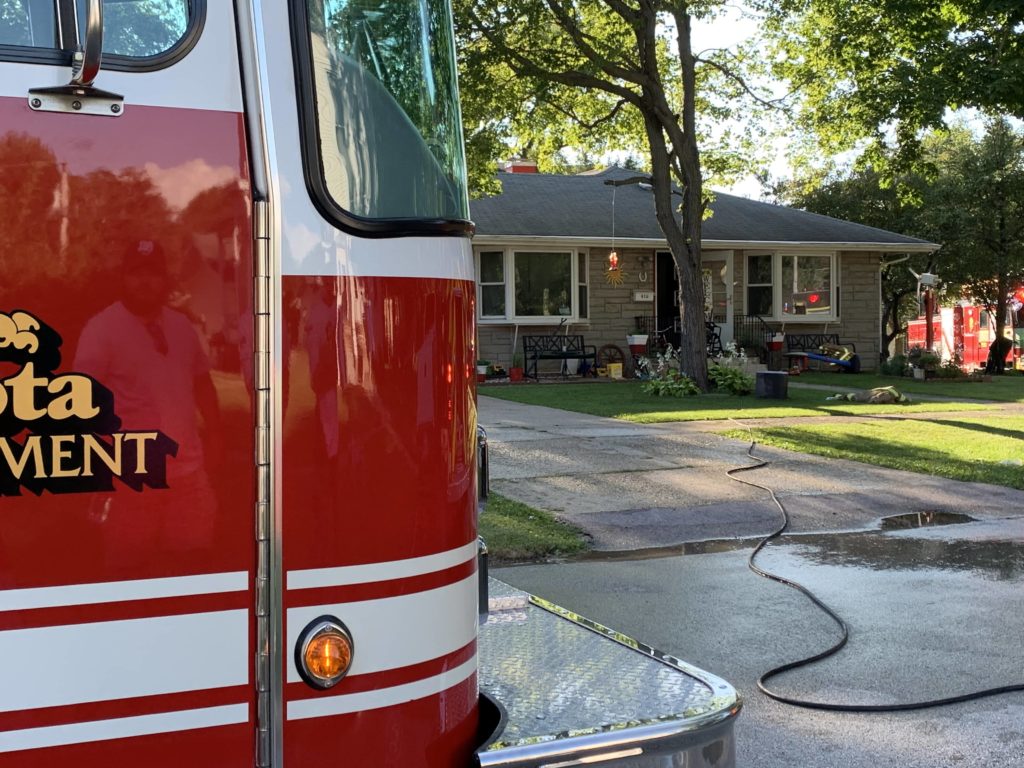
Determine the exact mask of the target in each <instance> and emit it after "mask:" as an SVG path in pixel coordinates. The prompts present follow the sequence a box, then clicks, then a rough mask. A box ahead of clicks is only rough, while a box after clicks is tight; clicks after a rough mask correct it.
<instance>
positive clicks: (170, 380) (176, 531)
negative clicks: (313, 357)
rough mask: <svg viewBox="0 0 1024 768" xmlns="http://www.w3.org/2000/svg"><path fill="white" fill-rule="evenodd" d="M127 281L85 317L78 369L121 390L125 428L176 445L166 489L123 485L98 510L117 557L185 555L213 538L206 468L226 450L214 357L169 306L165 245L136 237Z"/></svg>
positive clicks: (117, 398)
mask: <svg viewBox="0 0 1024 768" xmlns="http://www.w3.org/2000/svg"><path fill="white" fill-rule="evenodd" d="M121 281H122V282H121V289H122V290H121V299H120V300H119V301H116V302H114V303H113V304H111V305H110V306H108V307H107V308H106V309H103V310H102V311H100V312H99V313H98V314H97V315H95V316H94V317H93V318H91V319H90V320H89V321H88V322H87V323H86V325H85V328H84V330H83V331H82V336H81V339H80V340H79V344H78V352H77V355H76V357H75V364H74V369H75V370H76V371H81V372H82V373H87V374H89V375H90V376H92V377H94V378H95V379H96V380H97V381H100V382H102V383H103V385H104V386H106V387H108V388H109V389H110V390H111V391H112V392H113V395H114V408H115V410H116V412H117V415H118V416H120V417H121V422H122V429H124V430H126V431H132V430H146V431H159V432H161V433H163V434H164V435H166V436H167V437H168V438H169V439H171V440H173V441H174V442H175V443H177V446H178V447H177V452H176V454H175V456H174V458H170V459H168V462H167V478H166V479H167V486H168V488H167V489H147V490H146V491H144V492H142V493H135V492H132V491H131V490H128V489H118V491H117V492H116V493H114V494H111V495H109V496H104V497H100V498H97V499H96V500H94V505H93V513H94V514H93V516H94V518H95V519H96V520H97V521H98V522H102V523H104V524H105V525H107V526H108V528H106V529H105V533H104V538H105V540H106V541H107V545H108V549H110V550H111V554H112V555H113V556H114V557H115V559H116V560H117V562H118V563H123V562H124V558H128V559H129V560H130V559H131V558H132V557H145V556H146V553H147V552H149V553H152V551H153V548H154V547H156V548H158V549H163V550H167V551H170V552H182V553H184V552H187V551H189V550H194V549H195V548H197V547H202V546H207V545H209V544H210V543H212V539H213V532H214V517H215V511H216V502H215V500H214V495H213V491H212V489H211V487H210V482H209V478H208V476H207V473H206V472H207V469H208V468H211V467H213V465H214V464H215V463H217V462H218V461H219V460H220V459H221V458H222V448H221V446H222V442H221V440H222V437H221V425H220V410H219V407H218V403H217V394H216V391H215V389H214V386H213V381H212V379H211V378H210V365H209V362H208V360H207V357H206V355H205V353H204V352H203V349H202V346H201V345H200V342H199V336H198V334H197V333H196V331H195V329H194V328H193V326H192V323H191V322H190V321H189V319H188V318H187V317H186V316H185V315H184V314H182V313H181V312H178V311H175V310H173V309H170V308H169V307H168V306H167V305H166V304H167V297H168V294H169V290H170V277H169V274H168V265H167V260H166V256H165V254H164V252H163V248H161V246H160V245H159V244H158V243H155V242H153V241H148V240H144V241H139V242H134V243H132V245H131V246H130V247H129V248H128V249H127V250H126V252H125V254H124V258H123V262H122V265H121ZM199 416H202V420H203V425H204V427H205V432H206V436H207V440H206V442H207V445H206V450H204V446H203V442H202V440H201V439H200V432H199Z"/></svg>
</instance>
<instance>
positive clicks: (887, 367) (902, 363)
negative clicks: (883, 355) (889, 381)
mask: <svg viewBox="0 0 1024 768" xmlns="http://www.w3.org/2000/svg"><path fill="white" fill-rule="evenodd" d="M908 366H909V363H908V362H907V356H906V355H893V356H892V357H890V358H889V359H888V360H884V361H882V364H881V366H880V367H879V371H880V373H882V375H884V376H906V375H907V367H908Z"/></svg>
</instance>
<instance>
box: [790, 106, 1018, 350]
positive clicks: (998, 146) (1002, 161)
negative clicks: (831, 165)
mask: <svg viewBox="0 0 1024 768" xmlns="http://www.w3.org/2000/svg"><path fill="white" fill-rule="evenodd" d="M891 157H892V158H893V162H892V163H889V164H888V165H887V166H886V171H885V172H882V171H881V170H879V169H877V168H875V167H874V166H870V165H869V166H866V167H863V168H860V169H858V170H855V171H853V172H850V173H848V174H846V175H841V176H830V175H826V176H824V177H822V176H820V175H816V174H811V175H809V176H807V177H804V178H803V179H800V180H796V181H793V182H789V183H787V184H784V185H782V186H781V187H780V188H779V190H778V191H779V194H780V196H781V197H782V198H783V199H784V200H785V201H786V202H789V203H791V204H794V205H797V206H799V207H803V208H806V209H807V210H810V211H813V212H815V213H821V214H824V215H827V216H834V217H836V218H840V219H846V220H848V221H856V222H859V223H862V224H868V225H870V226H875V227H880V228H882V229H887V230H890V231H895V232H900V233H902V234H906V235H912V236H915V237H919V238H922V239H924V240H929V241H931V242H934V243H939V244H941V246H942V248H941V250H939V251H938V252H937V253H935V254H917V255H912V256H911V257H910V259H909V260H907V261H902V262H900V263H895V264H892V265H890V266H887V267H884V268H883V270H882V295H883V315H884V318H885V329H884V338H883V349H885V348H887V347H888V342H889V341H891V340H892V339H893V338H895V337H896V336H897V335H899V334H900V333H902V332H903V331H904V330H905V324H906V320H907V319H908V318H909V317H916V316H917V315H918V312H919V307H918V304H917V298H916V289H917V286H916V281H915V278H914V276H913V274H912V272H911V270H913V271H914V272H918V273H921V272H925V271H931V272H938V274H939V276H940V278H941V291H942V296H943V297H944V298H945V299H946V300H948V301H954V300H957V299H960V298H968V299H971V300H973V301H976V302H978V303H981V304H984V305H987V306H990V307H992V308H993V309H995V310H996V311H997V317H999V318H1002V317H1005V314H1006V313H1005V302H1006V299H1007V297H1008V295H1009V294H1010V293H1011V292H1012V290H1013V289H1014V286H1016V285H1019V284H1020V283H1021V282H1022V281H1024V136H1022V135H1021V133H1020V132H1019V131H1017V130H1014V128H1013V127H1012V126H1011V125H1010V124H1009V123H1008V122H1007V121H1005V120H991V121H989V123H988V125H987V126H986V129H985V133H984V134H983V135H981V136H977V135H975V131H974V130H972V129H971V128H969V127H968V126H966V125H965V124H956V125H954V126H953V127H952V128H950V129H948V130H941V131H933V132H931V133H929V134H928V135H926V136H925V137H924V138H923V139H922V141H921V155H920V164H921V168H920V169H919V170H917V171H903V172H900V173H893V164H894V163H895V159H894V158H895V155H892V156H891ZM1000 302H1002V304H1001V303H1000Z"/></svg>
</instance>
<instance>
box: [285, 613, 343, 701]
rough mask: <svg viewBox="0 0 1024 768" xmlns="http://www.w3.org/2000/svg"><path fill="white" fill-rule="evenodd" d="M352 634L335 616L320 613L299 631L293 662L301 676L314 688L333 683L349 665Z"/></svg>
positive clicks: (341, 676)
mask: <svg viewBox="0 0 1024 768" xmlns="http://www.w3.org/2000/svg"><path fill="white" fill-rule="evenodd" d="M353 652H354V647H353V644H352V635H351V634H350V633H349V631H348V629H347V628H346V627H345V625H344V624H342V623H341V622H340V621H338V619H336V618H334V617H333V616H321V617H320V618H318V619H314V620H313V621H311V622H310V623H309V624H307V625H306V628H305V629H303V630H302V632H301V633H299V640H298V642H297V643H296V644H295V665H296V666H297V667H298V668H299V674H300V675H301V676H302V679H303V680H305V681H306V683H308V684H309V685H311V686H313V687H314V688H320V689H327V688H331V687H333V686H335V685H337V684H338V683H339V682H340V681H341V679H342V678H344V677H345V675H346V674H347V673H348V670H349V668H350V667H351V666H352V654H353Z"/></svg>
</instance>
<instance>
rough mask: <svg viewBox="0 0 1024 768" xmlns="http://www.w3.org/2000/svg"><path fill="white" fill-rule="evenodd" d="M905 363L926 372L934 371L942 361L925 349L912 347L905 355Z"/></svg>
mask: <svg viewBox="0 0 1024 768" xmlns="http://www.w3.org/2000/svg"><path fill="white" fill-rule="evenodd" d="M907 362H909V363H910V364H911V365H912V366H914V367H915V368H923V369H924V370H926V371H934V370H935V369H936V368H938V367H939V363H940V362H942V359H941V358H940V357H939V356H938V355H937V354H935V353H934V352H932V351H931V350H930V349H926V348H925V347H914V348H913V349H911V350H910V352H908V353H907Z"/></svg>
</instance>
